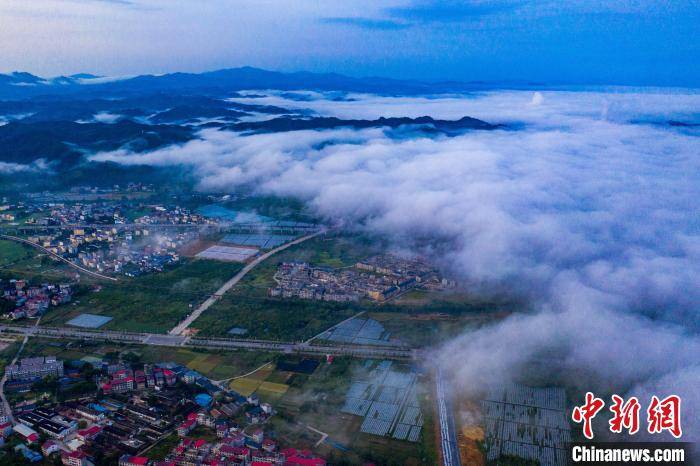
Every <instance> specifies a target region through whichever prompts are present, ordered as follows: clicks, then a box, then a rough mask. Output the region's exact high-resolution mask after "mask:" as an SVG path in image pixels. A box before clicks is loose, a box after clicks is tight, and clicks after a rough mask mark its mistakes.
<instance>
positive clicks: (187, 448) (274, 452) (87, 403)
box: [0, 355, 326, 466]
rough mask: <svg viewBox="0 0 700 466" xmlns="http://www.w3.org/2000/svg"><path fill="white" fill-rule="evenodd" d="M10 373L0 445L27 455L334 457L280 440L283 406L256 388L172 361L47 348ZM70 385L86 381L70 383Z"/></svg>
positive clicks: (167, 459)
mask: <svg viewBox="0 0 700 466" xmlns="http://www.w3.org/2000/svg"><path fill="white" fill-rule="evenodd" d="M129 361H130V362H129ZM5 374H6V377H7V380H8V382H7V384H6V387H5V390H6V392H7V393H8V397H9V398H10V400H11V401H14V404H13V406H12V408H10V409H11V410H12V413H8V412H2V413H0V444H2V445H4V444H5V443H8V444H9V445H10V446H11V447H12V448H13V450H14V451H15V452H16V454H18V455H21V456H22V457H23V458H24V459H25V460H26V461H28V462H39V461H42V460H43V459H44V458H60V461H61V463H62V464H64V465H66V466H90V465H92V464H101V463H100V462H101V461H104V460H105V459H106V458H115V459H118V464H119V465H120V466H137V465H138V466H145V465H152V466H190V465H204V464H206V465H222V466H223V465H232V466H233V465H235V466H248V465H261V464H276V465H300V466H301V465H310V466H324V465H325V464H326V461H325V460H324V459H322V458H319V457H317V456H316V455H314V454H313V453H312V452H310V451H306V450H299V449H296V448H292V447H290V446H283V445H279V444H278V443H277V442H276V441H275V440H274V438H273V436H274V432H271V431H270V430H269V428H268V427H266V425H267V421H268V420H269V419H270V418H271V417H272V416H274V415H275V410H274V408H273V407H272V406H271V405H270V404H268V403H264V402H261V401H260V400H259V399H258V397H257V396H256V395H255V394H252V395H249V396H247V397H246V396H242V395H240V394H238V393H237V392H235V391H233V390H230V389H228V388H224V387H222V386H220V385H218V384H216V383H214V382H213V381H211V380H210V379H208V378H207V377H205V376H203V375H202V374H200V373H198V372H196V371H193V370H191V369H188V368H187V367H184V366H181V365H179V364H175V363H172V362H163V363H158V364H143V363H140V362H138V361H135V360H133V359H132V358H130V357H128V355H127V357H122V358H121V359H119V360H115V361H105V360H97V359H96V360H94V361H91V362H86V361H62V360H58V359H56V358H55V357H52V356H46V357H34V358H24V359H21V360H20V361H19V362H18V363H17V364H14V365H10V366H8V367H7V368H6V369H5ZM71 386H73V387H76V386H79V387H82V389H80V390H75V389H74V390H72V391H71V390H70V389H69V388H68V387H71ZM52 387H53V388H52ZM47 392H53V393H52V394H49V393H47ZM42 393H43V394H42ZM55 393H58V394H60V396H54V394H55ZM13 419H14V421H15V422H14V425H13V422H12V420H13ZM162 445H167V447H166V451H165V452H163V454H162V455H159V456H162V458H160V459H159V460H151V459H150V458H149V451H151V450H153V451H155V450H154V447H156V446H158V447H160V448H161V449H162V448H163V447H162Z"/></svg>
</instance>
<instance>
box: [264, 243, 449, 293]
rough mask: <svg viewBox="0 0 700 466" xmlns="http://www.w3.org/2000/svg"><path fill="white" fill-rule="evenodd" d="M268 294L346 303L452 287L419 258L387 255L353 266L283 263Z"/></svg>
mask: <svg viewBox="0 0 700 466" xmlns="http://www.w3.org/2000/svg"><path fill="white" fill-rule="evenodd" d="M274 279H275V282H276V285H275V286H274V287H272V288H270V289H269V290H268V294H269V295H270V296H272V297H282V298H292V297H295V298H301V299H314V300H319V301H321V300H322V301H336V302H349V301H358V300H359V299H361V298H368V299H371V300H374V301H379V302H382V301H386V300H388V299H391V298H392V297H394V296H396V295H397V294H399V293H401V292H403V291H406V290H409V289H411V288H422V289H431V290H436V289H442V288H447V287H453V286H455V283H454V281H450V280H447V279H445V278H441V277H440V275H439V273H438V271H437V270H436V269H434V268H433V267H431V266H429V265H428V264H426V263H425V262H424V261H422V260H420V259H404V258H400V257H397V256H393V255H390V254H385V255H380V256H374V257H371V258H369V259H367V260H365V261H362V262H358V263H357V264H355V267H354V269H339V270H336V269H331V268H327V267H315V266H312V265H310V264H308V263H305V262H286V263H283V264H281V265H280V266H279V268H278V269H277V272H276V273H275V275H274Z"/></svg>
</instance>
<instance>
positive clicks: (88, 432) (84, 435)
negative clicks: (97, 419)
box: [78, 425, 102, 442]
mask: <svg viewBox="0 0 700 466" xmlns="http://www.w3.org/2000/svg"><path fill="white" fill-rule="evenodd" d="M100 432H102V427H100V426H98V425H94V426H91V427H88V428H87V429H82V430H79V431H78V438H79V439H80V440H82V441H83V442H84V441H86V440H92V439H94V438H95V437H97V435H98V434H99V433H100Z"/></svg>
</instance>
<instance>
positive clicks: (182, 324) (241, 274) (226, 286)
mask: <svg viewBox="0 0 700 466" xmlns="http://www.w3.org/2000/svg"><path fill="white" fill-rule="evenodd" d="M325 232H326V230H325V229H322V230H319V231H317V232H315V233H312V234H310V235H306V236H302V237H301V238H297V239H295V240H294V241H290V242H289V243H285V244H283V245H282V246H279V247H276V248H275V249H272V250H270V251H268V252H266V253H265V254H262V255H260V256H258V257H256V258H255V260H253V261H252V262H250V263H248V264H247V265H246V266H245V267H243V268H242V269H241V270H240V271H239V272H238V273H237V274H236V275H234V276H233V278H231V279H230V280H229V281H227V282H226V283H224V284H223V285H222V286H221V288H219V289H218V290H216V293H214V294H213V295H211V296H210V297H208V298H207V299H206V300H205V301H204V302H203V303H202V304H200V305H199V307H198V308H197V309H195V310H194V311H193V312H192V314H190V315H189V316H187V318H186V319H185V320H183V321H182V322H180V323H179V324H177V325H176V326H175V327H173V328H172V329H171V330H170V331H169V332H168V333H169V334H170V335H182V332H184V331H185V329H187V327H189V326H190V325H191V324H192V322H194V321H195V320H197V318H198V317H199V316H201V315H202V313H203V312H204V311H206V310H207V309H209V307H211V305H212V304H214V303H215V302H217V301H218V300H219V299H221V297H222V296H223V295H224V293H226V292H227V291H228V290H230V289H231V288H233V287H234V286H235V285H236V283H238V282H239V281H240V280H241V279H242V278H243V277H245V275H246V274H247V273H248V272H250V271H251V270H253V269H254V268H255V267H256V266H257V265H258V264H260V263H261V262H263V261H264V260H265V259H267V258H268V257H270V256H272V255H273V254H277V253H278V252H280V251H283V250H285V249H287V248H288V247H290V246H294V245H295V244H299V243H303V242H304V241H306V240H308V239H311V238H314V237H316V236H318V235H320V234H322V233H325Z"/></svg>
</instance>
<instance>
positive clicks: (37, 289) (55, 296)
mask: <svg viewBox="0 0 700 466" xmlns="http://www.w3.org/2000/svg"><path fill="white" fill-rule="evenodd" d="M0 287H2V288H1V289H2V296H0V298H2V299H3V300H5V301H9V302H11V303H13V304H14V306H7V307H10V308H11V309H8V310H6V312H5V313H4V315H3V317H4V318H6V319H12V320H17V319H23V318H25V317H27V318H34V317H39V316H42V315H44V313H45V312H46V311H47V310H48V309H49V307H50V306H59V305H61V304H66V303H69V302H70V300H71V298H72V291H71V286H70V285H69V284H66V283H62V284H52V283H43V284H41V285H30V284H29V283H28V282H27V281H25V280H16V279H12V280H7V281H3V280H0Z"/></svg>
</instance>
